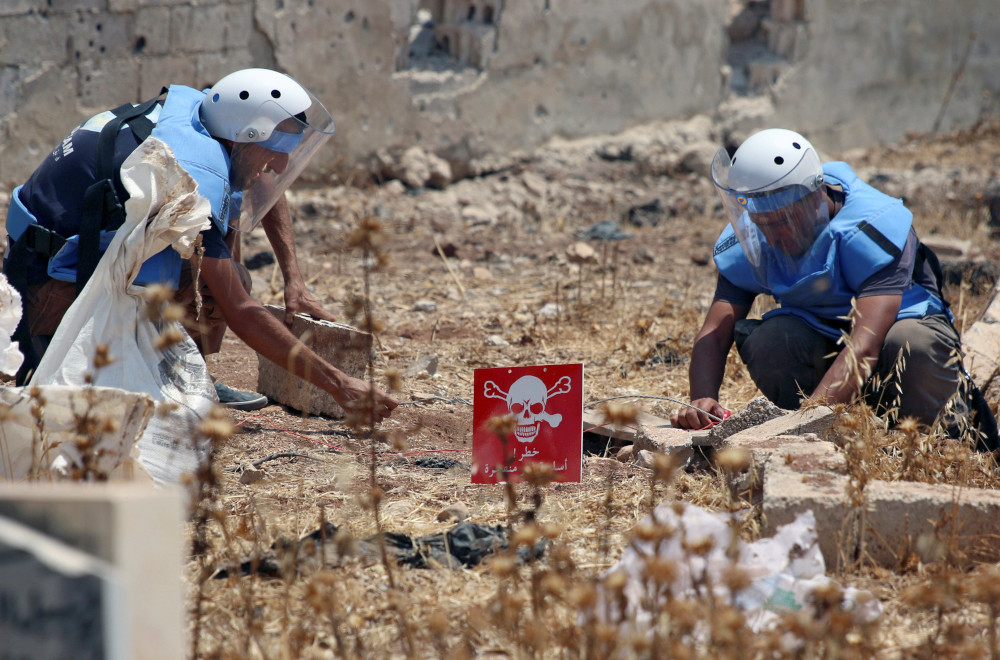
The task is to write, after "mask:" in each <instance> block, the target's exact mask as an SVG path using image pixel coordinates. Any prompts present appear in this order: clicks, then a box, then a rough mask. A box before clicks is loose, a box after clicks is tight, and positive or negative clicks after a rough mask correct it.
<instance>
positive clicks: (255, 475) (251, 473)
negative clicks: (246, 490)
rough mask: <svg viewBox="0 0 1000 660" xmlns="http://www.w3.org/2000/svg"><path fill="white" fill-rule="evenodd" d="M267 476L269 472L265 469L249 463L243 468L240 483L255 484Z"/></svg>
mask: <svg viewBox="0 0 1000 660" xmlns="http://www.w3.org/2000/svg"><path fill="white" fill-rule="evenodd" d="M266 476H267V472H265V471H264V470H262V469H260V468H257V467H254V466H252V465H247V466H246V467H244V468H243V473H242V474H241V475H240V483H241V484H244V485H250V484H255V483H257V482H258V481H263V480H264V477H266Z"/></svg>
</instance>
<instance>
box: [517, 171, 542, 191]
mask: <svg viewBox="0 0 1000 660" xmlns="http://www.w3.org/2000/svg"><path fill="white" fill-rule="evenodd" d="M521 181H522V182H523V183H524V187H525V188H527V189H528V192H530V193H531V194H533V195H537V196H538V197H545V193H546V192H548V189H549V186H548V184H547V183H546V182H545V179H544V178H542V177H541V176H540V175H538V174H535V173H534V172H528V171H525V172H522V173H521Z"/></svg>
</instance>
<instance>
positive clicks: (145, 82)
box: [139, 55, 197, 99]
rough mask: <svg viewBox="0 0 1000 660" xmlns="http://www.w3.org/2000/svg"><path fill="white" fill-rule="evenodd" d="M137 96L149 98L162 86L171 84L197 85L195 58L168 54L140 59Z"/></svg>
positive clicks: (158, 91)
mask: <svg viewBox="0 0 1000 660" xmlns="http://www.w3.org/2000/svg"><path fill="white" fill-rule="evenodd" d="M140 63H141V66H140V69H139V76H140V77H139V98H140V99H151V98H153V97H154V96H156V95H157V94H159V93H160V89H161V88H163V87H164V86H169V85H172V84H175V83H176V84H179V85H191V86H195V87H196V86H197V82H196V78H195V60H194V58H192V57H189V56H187V55H169V56H166V57H151V58H148V59H147V58H143V59H142V60H140Z"/></svg>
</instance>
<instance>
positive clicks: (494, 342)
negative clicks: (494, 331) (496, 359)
mask: <svg viewBox="0 0 1000 660" xmlns="http://www.w3.org/2000/svg"><path fill="white" fill-rule="evenodd" d="M486 345H487V346H510V342H509V341H507V340H506V339H504V338H503V337H501V336H500V335H490V336H489V337H487V338H486Z"/></svg>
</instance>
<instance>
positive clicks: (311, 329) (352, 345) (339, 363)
mask: <svg viewBox="0 0 1000 660" xmlns="http://www.w3.org/2000/svg"><path fill="white" fill-rule="evenodd" d="M265 309H267V311H269V312H270V313H271V314H272V315H273V316H274V317H275V318H277V319H279V320H281V321H284V318H285V310H284V308H283V307H276V306H274V305H265ZM291 330H292V334H294V335H295V336H296V337H298V338H299V339H300V340H301V341H302V342H303V343H304V344H305V345H306V346H308V347H309V348H311V349H312V350H313V351H315V352H316V354H317V355H319V356H320V357H321V358H323V359H324V360H325V361H326V362H329V363H330V364H331V365H333V366H335V367H337V368H338V369H340V370H341V371H343V372H344V373H345V374H347V375H348V376H353V377H354V378H364V377H365V370H366V369H367V367H368V356H369V355H370V354H371V350H372V336H371V334H369V333H367V332H362V331H360V330H358V329H357V328H352V327H351V326H349V325H343V324H341V323H332V322H330V321H321V320H317V319H313V318H311V317H308V316H305V315H302V314H296V315H295V318H294V320H293V321H292V328H291ZM257 357H258V362H257V367H258V371H257V391H258V392H260V393H261V394H263V395H264V396H267V397H268V398H271V399H274V400H275V401H277V402H279V403H281V404H283V405H286V406H288V407H289V408H294V409H295V410H299V411H301V412H304V413H309V414H312V415H329V416H331V417H343V416H344V409H343V408H341V407H340V405H339V404H338V403H337V402H336V401H334V400H333V397H332V396H330V395H329V394H328V393H327V392H326V391H324V390H321V389H320V388H318V387H316V386H315V385H313V384H312V383H309V382H307V381H305V380H303V379H301V378H299V377H298V376H294V375H292V374H291V373H289V372H288V370H286V369H284V368H283V367H281V366H279V365H277V364H275V363H273V362H271V361H270V360H268V359H267V358H265V357H263V356H261V355H258V356H257Z"/></svg>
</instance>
